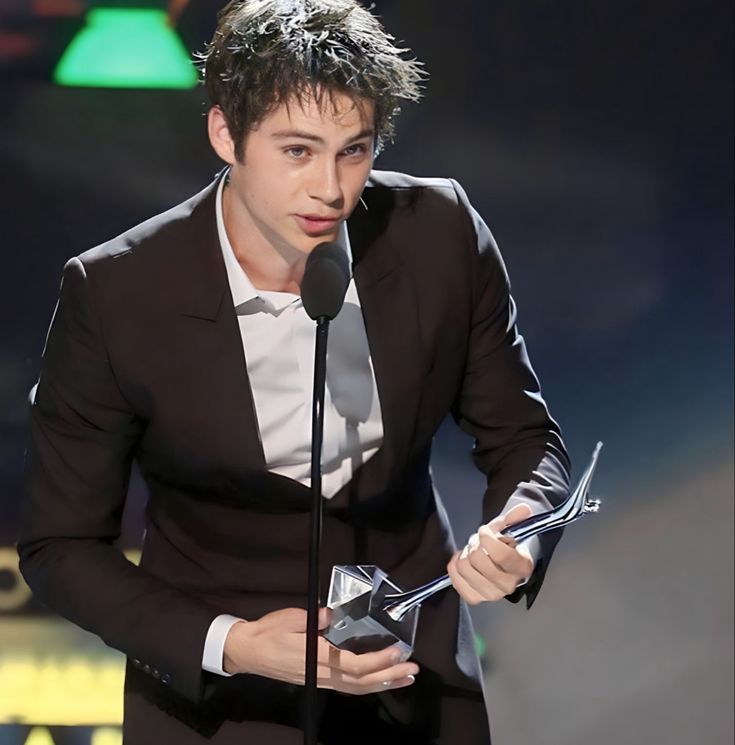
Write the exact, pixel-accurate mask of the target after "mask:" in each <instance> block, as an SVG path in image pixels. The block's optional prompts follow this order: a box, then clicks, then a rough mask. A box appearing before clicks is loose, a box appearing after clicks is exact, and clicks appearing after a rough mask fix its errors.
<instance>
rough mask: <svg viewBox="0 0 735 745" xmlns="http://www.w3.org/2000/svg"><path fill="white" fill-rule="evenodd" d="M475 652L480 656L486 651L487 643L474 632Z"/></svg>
mask: <svg viewBox="0 0 735 745" xmlns="http://www.w3.org/2000/svg"><path fill="white" fill-rule="evenodd" d="M475 652H476V653H477V656H478V657H480V658H482V657H484V656H485V654H486V653H487V643H486V642H485V640H484V639H483V638H482V637H481V636H480V635H479V634H475Z"/></svg>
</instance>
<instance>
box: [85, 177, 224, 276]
mask: <svg viewBox="0 0 735 745" xmlns="http://www.w3.org/2000/svg"><path fill="white" fill-rule="evenodd" d="M217 182H218V179H215V181H213V182H212V183H211V184H209V185H208V186H206V187H205V188H204V189H202V191H200V192H199V193H198V194H195V195H194V196H191V197H189V198H188V199H186V200H185V201H183V202H181V203H180V204H177V205H176V206H174V207H171V208H169V209H167V210H166V211H164V212H161V213H159V214H158V215H154V216H153V217H150V218H148V219H147V220H144V221H143V222H142V223H139V224H138V225H136V226H134V227H132V228H130V229H128V230H126V231H125V232H124V233H121V234H120V235H118V236H116V237H115V238H112V239H110V240H108V241H105V242H104V243H101V244H100V245H98V246H95V247H93V248H90V249H88V250H87V251H84V252H83V253H81V254H79V255H78V256H77V257H76V258H77V259H78V260H79V261H81V263H82V264H83V266H84V267H85V269H92V270H93V271H94V270H96V269H98V268H100V267H101V266H102V265H105V264H107V263H109V262H111V261H113V260H115V259H117V258H120V257H122V256H130V255H132V256H134V257H135V258H137V259H139V260H143V261H144V263H147V260H150V259H151V258H161V259H164V260H165V259H166V258H168V254H169V252H170V251H171V250H172V248H174V247H175V246H176V245H177V243H180V241H181V240H184V239H185V238H184V237H185V236H186V234H187V233H188V230H189V226H190V224H191V221H192V218H193V217H195V216H196V213H198V212H201V211H203V210H204V211H206V210H205V207H206V205H207V203H208V202H209V201H213V200H214V195H215V194H216V189H217ZM212 207H213V205H212ZM212 221H214V209H212ZM179 236H180V238H179ZM143 249H145V250H143Z"/></svg>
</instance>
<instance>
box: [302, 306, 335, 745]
mask: <svg viewBox="0 0 735 745" xmlns="http://www.w3.org/2000/svg"><path fill="white" fill-rule="evenodd" d="M328 335H329V318H328V317H327V316H320V317H319V318H317V322H316V345H315V354H314V402H313V406H312V411H311V529H310V538H309V579H308V590H307V592H308V597H307V610H306V668H305V685H306V694H305V702H306V716H305V726H304V745H317V739H316V738H317V732H318V730H319V712H318V703H319V700H318V695H317V655H318V649H319V647H318V642H319V551H320V548H321V540H322V467H321V459H322V440H323V437H324V388H325V384H326V378H327V337H328Z"/></svg>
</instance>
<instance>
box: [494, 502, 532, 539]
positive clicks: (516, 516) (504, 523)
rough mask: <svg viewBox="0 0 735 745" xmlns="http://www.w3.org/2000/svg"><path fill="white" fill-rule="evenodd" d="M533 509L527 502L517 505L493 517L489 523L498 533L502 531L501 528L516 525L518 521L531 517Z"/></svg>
mask: <svg viewBox="0 0 735 745" xmlns="http://www.w3.org/2000/svg"><path fill="white" fill-rule="evenodd" d="M532 514H533V510H532V509H531V507H530V506H529V505H527V504H526V503H525V502H523V503H521V504H517V505H515V506H514V507H513V508H512V509H510V510H508V511H507V512H504V513H502V514H500V515H498V516H497V517H495V518H493V519H492V520H491V521H490V522H489V523H488V525H489V526H490V528H491V529H492V530H494V531H495V532H496V533H500V531H501V530H503V529H504V528H507V527H508V526H509V525H515V524H516V523H519V522H521V520H525V519H526V518H528V517H531V515H532Z"/></svg>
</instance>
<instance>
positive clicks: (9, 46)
mask: <svg viewBox="0 0 735 745" xmlns="http://www.w3.org/2000/svg"><path fill="white" fill-rule="evenodd" d="M102 4H103V3H98V2H89V3H88V2H85V1H84V0H69V2H64V1H62V0H58V2H44V1H41V0H34V1H33V2H10V1H8V0H6V2H3V3H0V75H1V76H2V86H3V102H2V105H0V127H1V129H0V131H1V132H2V137H1V138H0V158H1V168H0V173H1V174H2V178H0V196H1V198H0V214H1V215H2V229H1V230H0V241H1V245H2V267H3V271H2V280H3V282H2V286H3V289H2V292H0V309H1V312H0V318H1V323H2V344H1V345H0V402H1V404H2V405H1V406H0V437H1V438H2V439H1V445H2V446H1V447H0V484H1V486H2V492H1V493H0V745H21V744H24V745H52V744H55V745H64V744H66V745H118V744H119V743H120V734H119V723H120V718H121V684H122V669H123V660H122V658H121V656H120V655H119V654H118V653H117V652H114V651H112V650H109V649H107V648H106V647H104V645H103V644H102V643H101V642H99V641H98V640H97V639H95V638H94V637H92V636H91V635H89V634H87V633H85V632H82V631H79V630H78V629H75V628H74V627H72V626H71V625H69V624H68V623H66V622H64V621H62V620H60V619H59V618H57V617H56V616H55V615H54V614H52V613H49V612H48V611H47V610H46V609H44V608H42V607H40V606H39V605H38V604H37V603H35V602H34V601H33V599H32V598H31V596H30V593H29V591H28V589H27V587H26V586H25V585H24V583H23V581H22V579H21V578H20V576H19V575H18V571H17V559H16V554H15V549H14V542H15V539H16V520H17V512H18V503H19V499H20V495H21V488H22V487H21V471H22V461H23V450H24V446H25V438H26V416H27V395H28V392H29V390H30V388H31V386H32V385H33V384H34V382H35V379H36V376H37V374H38V370H39V361H40V355H41V351H42V347H43V340H44V335H45V332H46V329H47V326H48V323H49V320H50V317H51V313H52V311H53V308H54V304H55V300H56V295H57V291H58V286H59V280H60V276H61V269H62V266H63V264H64V262H65V261H66V259H67V258H69V257H70V256H72V255H74V254H77V253H79V252H81V251H83V250H85V249H87V248H89V247H91V246H93V245H95V244H97V243H99V242H101V241H104V240H106V239H108V238H110V237H111V236H113V235H115V234H117V233H119V232H121V231H123V230H124V229H126V228H128V227H130V226H131V225H133V224H135V223H137V222H139V221H141V220H142V219H144V218H146V217H148V216H150V215H152V214H154V213H156V212H158V211H161V210H163V209H165V208H166V207H168V206H170V205H172V204H174V203H176V202H178V201H180V200H181V199H183V198H185V197H187V196H188V195H190V194H192V193H194V192H195V191H198V190H199V189H200V188H202V187H203V186H204V185H205V184H206V183H208V182H209V180H210V179H211V178H212V176H213V174H214V173H215V171H216V170H217V169H218V168H219V166H220V164H219V163H218V162H217V160H216V159H215V157H214V156H213V155H212V153H211V152H210V150H209V147H208V144H207V142H206V136H205V129H204V120H203V114H204V112H205V105H204V95H203V93H202V91H201V90H200V89H186V88H184V89H180V90H165V91H162V90H119V89H99V88H85V87H60V86H59V85H56V84H54V83H53V82H52V73H53V70H54V67H55V65H56V63H57V62H58V60H59V58H60V56H61V54H62V52H63V51H64V50H65V48H67V46H68V44H69V43H70V41H71V40H72V39H73V38H74V37H75V35H77V34H78V32H79V31H80V30H82V29H83V28H84V26H85V24H86V22H87V21H86V20H85V14H86V12H87V10H89V9H90V8H91V6H100V5H102ZM108 4H109V3H108ZM221 4H222V3H217V2H204V1H201V2H196V1H195V0H192V2H189V3H187V2H171V3H169V6H170V7H169V8H168V9H169V10H170V11H171V12H172V14H173V18H174V27H175V33H176V34H177V35H178V38H179V39H181V40H182V44H183V45H184V47H186V48H187V49H188V50H189V51H191V50H193V49H196V48H201V45H202V44H203V42H204V40H205V39H206V38H207V37H208V35H210V34H211V30H212V28H213V25H214V10H215V8H216V7H217V6H218V5H221ZM116 5H118V6H121V5H122V6H125V5H126V4H125V3H120V2H118V3H116ZM134 5H138V6H144V7H145V8H146V9H148V10H150V9H154V10H155V9H159V10H161V9H165V6H166V3H164V2H159V3H155V2H145V1H144V0H141V1H140V2H138V3H128V4H127V6H128V7H132V6H134ZM376 5H377V10H378V11H379V12H380V13H381V15H382V16H383V18H384V21H385V23H386V25H387V26H388V27H389V29H390V30H391V31H392V32H393V33H394V34H395V35H396V36H397V37H398V38H399V39H402V40H405V41H406V43H407V44H408V45H410V46H411V47H412V48H413V49H414V50H415V52H416V54H417V55H418V57H419V58H420V59H422V60H424V61H425V62H426V66H427V69H428V71H429V72H430V73H431V81H430V83H429V86H428V88H427V94H426V100H425V101H424V103H423V104H421V105H420V106H408V107H406V110H405V112H404V115H403V118H402V120H401V121H400V124H399V138H398V141H397V142H396V144H395V145H394V146H393V147H390V148H389V149H388V150H387V151H386V152H385V153H384V154H383V155H381V156H380V158H379V160H378V162H377V167H379V168H384V169H396V170H405V171H408V172H409V173H414V174H417V175H423V176H452V177H454V178H457V179H458V180H459V181H460V182H461V183H462V184H463V185H464V187H465V188H466V190H467V192H468V193H469V195H470V197H471V199H472V201H473V203H474V204H475V205H476V207H477V208H478V210H479V211H480V212H481V213H482V215H483V216H484V217H485V219H486V221H487V222H488V223H489V225H490V226H491V228H492V229H493V231H494V232H495V235H496V237H497V239H498V241H499V244H500V246H501V249H502V251H503V253H504V256H505V259H506V262H507V265H508V268H509V271H510V275H511V278H512V282H513V289H514V294H515V298H516V300H517V302H518V306H519V319H520V326H521V330H522V331H523V333H524V335H525V338H526V340H527V343H528V346H529V349H530V354H531V358H532V361H533V363H534V365H535V367H536V370H537V372H538V374H539V376H540V378H541V381H542V384H543V389H544V394H545V397H546V398H547V400H548V401H549V403H550V406H551V409H552V413H553V415H554V416H555V417H556V418H557V419H558V420H559V421H560V422H561V424H562V427H563V430H564V434H565V438H566V441H567V443H568V445H569V447H570V451H571V453H572V456H573V460H574V463H575V467H576V470H575V476H578V475H579V469H580V468H581V467H582V466H583V464H584V463H585V462H586V460H587V459H588V457H589V455H590V453H591V450H592V447H593V445H594V443H595V442H596V441H597V440H598V439H601V440H603V441H604V442H605V447H604V450H603V453H602V458H601V462H600V467H599V470H598V475H597V477H596V480H595V485H594V491H595V494H596V496H599V497H601V498H602V499H603V509H602V511H601V512H600V514H599V515H597V516H595V517H593V518H589V519H588V520H586V521H585V522H584V523H580V524H579V525H578V526H575V527H573V528H572V529H570V530H569V531H568V533H567V537H566V538H565V539H564V541H563V543H562V544H561V545H560V547H559V549H558V552H557V554H556V558H555V560H554V563H553V566H552V567H551V570H550V572H549V575H548V579H547V583H546V585H545V586H544V588H543V591H542V593H541V595H540V596H539V599H538V601H537V603H536V605H535V606H534V608H533V610H532V611H531V612H526V611H525V610H524V609H523V608H522V607H518V606H512V605H510V604H508V603H505V602H500V603H493V604H489V605H486V606H483V607H480V608H477V609H475V610H474V611H473V614H474V618H475V620H476V626H477V631H478V634H479V637H480V641H481V644H482V646H483V648H484V655H483V661H484V665H485V670H486V682H487V690H488V701H489V707H490V715H491V721H492V723H493V728H494V735H495V738H496V739H497V742H498V743H501V744H502V745H588V744H589V743H595V745H619V744H620V743H636V744H643V745H660V744H661V743H666V744H667V745H691V743H692V742H695V741H699V740H701V739H704V740H705V741H706V742H708V743H712V744H713V745H714V744H715V743H725V742H727V743H729V742H732V738H733V714H732V700H733V680H732V663H733V637H732V629H733V594H732V591H733V582H732V580H733V561H732V559H733V557H732V552H733V534H732V525H733V507H732V494H733V466H732V445H733V418H732V417H733V414H732V411H733V396H732V373H733V370H732V368H733V358H732V355H733V346H732V273H733V257H732V240H733V214H732V175H733V174H732V163H733V158H732V124H733V116H732V101H733V99H732V88H733V85H732V83H733V81H732V36H731V34H732V8H731V4H730V3H729V2H712V1H709V2H708V1H706V0H705V1H700V2H696V3H695V2H693V1H692V2H686V1H685V0H672V2H669V3H663V4H661V3H640V2H635V1H633V0H617V1H616V2H612V0H597V2H588V3H581V2H556V3H539V2H537V3H521V2H509V1H502V2H487V1H486V0H452V1H451V2H446V1H445V0H400V2H398V0H393V1H391V0H382V2H381V1H378V2H377V3H376ZM131 38H132V37H131ZM470 447H471V443H470V442H469V441H468V440H467V439H466V438H465V437H464V436H463V435H461V434H460V433H458V432H457V430H456V428H454V426H453V425H452V423H451V422H447V423H446V424H445V425H444V426H443V427H442V429H441V431H440V433H439V435H438V437H437V440H436V449H435V458H434V472H435V476H436V480H437V482H438V484H439V487H440V490H441V492H442V495H443V497H444V500H445V503H446V505H447V507H448V509H449V511H450V513H451V516H452V517H453V519H454V525H455V534H456V537H457V539H458V540H459V541H464V540H465V539H466V537H467V536H468V535H469V534H470V533H471V532H473V531H474V530H475V529H476V527H477V525H478V520H479V501H480V496H481V494H482V491H483V486H482V479H481V477H480V476H479V474H477V473H476V472H474V471H473V470H472V466H471V463H470V459H469V449H470ZM144 501H145V490H144V488H143V487H142V485H141V483H140V479H139V478H138V477H137V476H135V477H134V478H133V482H132V486H131V499H130V504H129V508H128V510H127V512H126V515H125V524H124V530H123V534H122V536H121V539H120V541H119V546H120V549H121V550H124V551H126V552H127V553H128V555H129V556H130V558H131V560H133V561H135V560H136V549H137V547H138V546H139V543H140V537H141V534H142V530H143V520H142V508H143V505H144ZM459 742H460V741H459V740H458V743H459Z"/></svg>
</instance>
